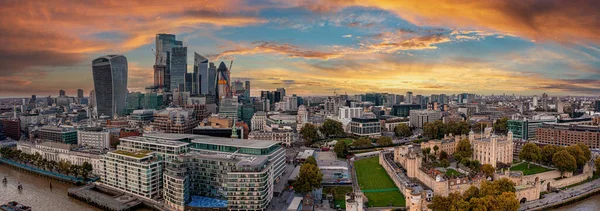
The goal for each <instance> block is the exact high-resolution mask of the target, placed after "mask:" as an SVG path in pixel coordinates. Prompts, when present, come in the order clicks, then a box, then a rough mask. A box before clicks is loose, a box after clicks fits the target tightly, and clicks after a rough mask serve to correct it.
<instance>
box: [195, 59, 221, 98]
mask: <svg viewBox="0 0 600 211" xmlns="http://www.w3.org/2000/svg"><path fill="white" fill-rule="evenodd" d="M194 72H195V73H197V77H198V78H197V79H196V81H197V87H196V89H197V90H196V93H197V94H203V95H206V94H209V93H208V90H209V88H208V87H209V84H210V83H209V78H210V77H209V74H210V73H209V71H208V59H207V58H205V57H203V56H201V55H200V54H198V53H196V52H194ZM214 74H216V70H215V72H214ZM215 77H216V75H215V76H213V77H212V78H213V82H212V84H213V85H214V83H215V82H214V78H215Z"/></svg>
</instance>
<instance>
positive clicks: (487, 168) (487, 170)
mask: <svg viewBox="0 0 600 211" xmlns="http://www.w3.org/2000/svg"><path fill="white" fill-rule="evenodd" d="M481 171H482V172H483V173H484V174H485V176H486V177H490V178H492V179H493V178H494V172H496V169H494V167H493V166H492V165H490V164H483V165H482V166H481Z"/></svg>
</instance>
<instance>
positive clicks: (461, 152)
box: [454, 138, 473, 162]
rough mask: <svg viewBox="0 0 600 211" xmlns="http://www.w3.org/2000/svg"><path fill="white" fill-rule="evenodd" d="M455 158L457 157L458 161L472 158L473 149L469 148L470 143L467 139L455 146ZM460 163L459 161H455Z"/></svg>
mask: <svg viewBox="0 0 600 211" xmlns="http://www.w3.org/2000/svg"><path fill="white" fill-rule="evenodd" d="M454 155H455V158H456V155H458V156H459V157H458V158H460V159H465V158H471V156H473V149H472V148H471V142H469V139H466V138H465V139H462V140H460V141H459V142H458V144H457V145H456V152H455V153H454ZM457 161H459V162H460V160H457Z"/></svg>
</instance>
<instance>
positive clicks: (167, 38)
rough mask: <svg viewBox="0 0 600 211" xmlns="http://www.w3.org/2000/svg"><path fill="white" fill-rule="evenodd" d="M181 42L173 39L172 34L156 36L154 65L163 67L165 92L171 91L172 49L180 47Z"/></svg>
mask: <svg viewBox="0 0 600 211" xmlns="http://www.w3.org/2000/svg"><path fill="white" fill-rule="evenodd" d="M182 46H183V42H181V41H178V40H176V39H175V35H174V34H157V35H156V54H157V55H156V63H155V65H158V66H161V65H162V66H164V67H165V70H164V71H163V73H164V77H163V80H164V85H165V89H166V90H167V91H172V89H173V88H176V87H170V85H171V55H172V54H173V48H174V47H182Z"/></svg>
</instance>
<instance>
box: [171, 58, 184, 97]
mask: <svg viewBox="0 0 600 211" xmlns="http://www.w3.org/2000/svg"><path fill="white" fill-rule="evenodd" d="M172 50H173V53H172V54H171V91H173V90H174V89H175V88H177V89H179V91H180V92H183V91H187V90H185V75H186V73H187V47H173V49H172Z"/></svg>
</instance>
